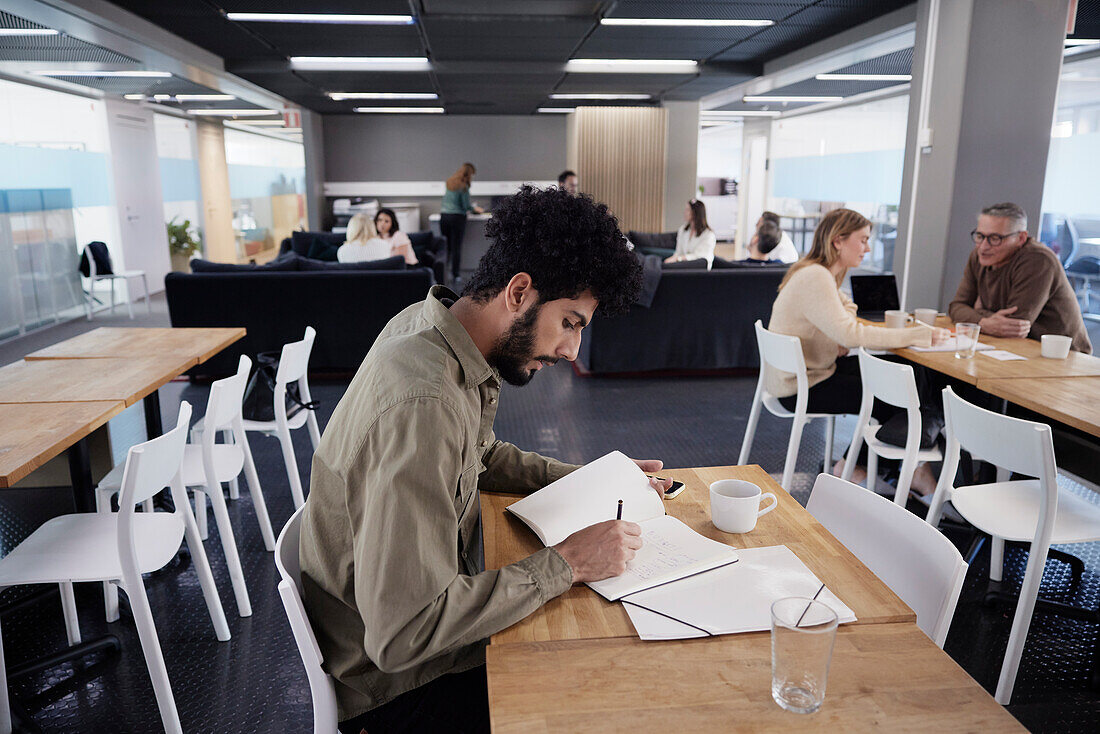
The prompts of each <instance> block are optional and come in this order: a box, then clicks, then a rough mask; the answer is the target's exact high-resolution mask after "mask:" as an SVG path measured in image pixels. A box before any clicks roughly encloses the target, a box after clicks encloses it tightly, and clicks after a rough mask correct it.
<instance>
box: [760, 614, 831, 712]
mask: <svg viewBox="0 0 1100 734" xmlns="http://www.w3.org/2000/svg"><path fill="white" fill-rule="evenodd" d="M836 626H837V617H836V612H834V611H833V610H832V608H830V607H829V606H828V605H826V604H823V603H822V602H819V601H814V600H812V599H806V598H803V597H798V596H792V597H787V598H785V599H779V600H778V601H776V602H775V603H773V604H772V698H774V699H775V702H776V703H777V704H779V705H780V707H782V708H784V709H786V710H787V711H792V712H794V713H796V714H812V713H813V712H815V711H817V710H818V709H819V708H821V704H822V703H824V701H825V682H826V679H827V678H828V677H829V661H830V660H831V659H832V657H833V641H834V640H835V639H836Z"/></svg>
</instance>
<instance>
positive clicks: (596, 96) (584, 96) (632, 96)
mask: <svg viewBox="0 0 1100 734" xmlns="http://www.w3.org/2000/svg"><path fill="white" fill-rule="evenodd" d="M550 99H653V96H652V95H649V94H551V95H550Z"/></svg>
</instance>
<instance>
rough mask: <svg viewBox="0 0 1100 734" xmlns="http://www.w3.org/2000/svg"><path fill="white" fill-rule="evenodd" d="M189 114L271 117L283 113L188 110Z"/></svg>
mask: <svg viewBox="0 0 1100 734" xmlns="http://www.w3.org/2000/svg"><path fill="white" fill-rule="evenodd" d="M187 112H188V114H192V115H199V116H202V117H269V116H271V115H281V114H282V113H281V112H280V111H279V110H219V109H208V110H187Z"/></svg>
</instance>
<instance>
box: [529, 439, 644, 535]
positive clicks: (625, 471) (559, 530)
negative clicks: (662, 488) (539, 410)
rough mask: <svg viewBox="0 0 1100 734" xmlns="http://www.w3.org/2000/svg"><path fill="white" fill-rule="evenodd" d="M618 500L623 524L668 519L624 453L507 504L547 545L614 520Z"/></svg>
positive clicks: (608, 456)
mask: <svg viewBox="0 0 1100 734" xmlns="http://www.w3.org/2000/svg"><path fill="white" fill-rule="evenodd" d="M620 499H621V500H622V501H623V518H622V519H623V520H630V521H631V522H637V523H640V522H643V521H645V520H650V519H653V518H655V517H661V516H663V515H664V514H665V508H664V504H663V503H662V500H661V497H660V495H658V494H657V491H656V490H654V489H653V487H652V486H651V485H650V483H649V478H648V477H647V476H646V475H645V474H643V473H642V470H641V469H639V468H638V465H637V464H635V463H634V462H633V461H631V460H630V459H628V458H627V457H626V456H624V455H623V454H622V453H621V452H619V451H612V452H611V453H610V454H607V455H606V456H602V457H600V458H599V459H596V460H595V461H593V462H592V463H591V464H586V465H585V466H582V467H581V468H580V469H577V470H576V471H575V472H573V473H571V474H567V475H566V476H564V477H562V478H561V479H559V480H558V481H556V482H552V483H550V484H548V485H546V486H545V487H543V488H542V489H540V490H539V491H538V492H535V493H534V494H531V495H529V496H527V497H524V498H523V499H521V500H520V501H518V502H515V503H513V504H511V505H509V506H508V511H509V512H511V513H513V514H514V515H516V516H517V517H519V518H520V519H521V520H523V521H524V522H525V523H527V524H528V525H530V526H531V529H532V530H534V531H535V533H536V534H537V535H538V536H539V539H540V540H541V541H542V542H543V545H548V546H549V545H557V544H558V543H560V542H562V541H563V540H565V539H566V538H568V537H569V536H570V535H572V534H573V533H575V532H577V531H578V530H580V529H582V528H586V527H588V526H589V525H595V524H596V523H598V522H603V521H604V520H614V519H615V513H616V511H617V510H618V503H619V500H620Z"/></svg>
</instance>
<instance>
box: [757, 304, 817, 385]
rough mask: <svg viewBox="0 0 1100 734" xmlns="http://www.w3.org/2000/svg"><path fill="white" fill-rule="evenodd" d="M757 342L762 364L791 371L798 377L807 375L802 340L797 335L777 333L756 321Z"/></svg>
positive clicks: (762, 365)
mask: <svg viewBox="0 0 1100 734" xmlns="http://www.w3.org/2000/svg"><path fill="white" fill-rule="evenodd" d="M755 326H756V344H757V346H758V347H759V348H760V366H761V368H763V367H764V364H765V363H766V364H768V365H770V366H772V367H774V368H776V369H777V370H782V371H783V372H790V373H792V374H794V375H795V376H796V377H797V376H798V375H800V374H801V375H802V376H803V378H805V376H806V359H805V357H804V356H803V355H802V342H801V340H799V338H798V337H797V336H786V335H784V334H776V333H775V332H772V331H768V330H767V329H765V328H764V324H763V323H761V322H760V320H759V319H757V321H756V324H755Z"/></svg>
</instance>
